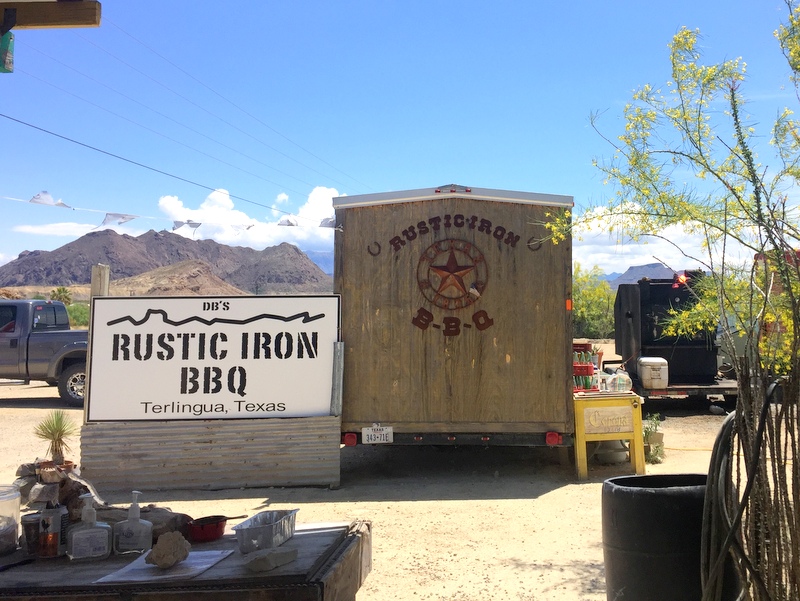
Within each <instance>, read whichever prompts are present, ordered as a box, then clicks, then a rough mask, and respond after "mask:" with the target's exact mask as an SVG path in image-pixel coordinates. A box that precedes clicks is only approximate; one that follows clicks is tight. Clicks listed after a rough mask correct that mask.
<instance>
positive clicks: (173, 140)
mask: <svg viewBox="0 0 800 601" xmlns="http://www.w3.org/2000/svg"><path fill="white" fill-rule="evenodd" d="M17 71H19V72H20V73H24V74H25V75H27V76H28V77H32V78H34V79H38V80H39V81H41V82H42V83H44V84H46V85H48V86H51V87H53V88H55V89H56V90H59V91H61V92H63V93H64V94H69V95H70V96H72V97H74V98H77V99H78V100H82V101H83V102H85V103H86V104H88V105H90V106H93V107H95V108H97V109H100V110H101V111H105V112H107V113H109V114H110V115H114V116H115V117H117V118H118V119H122V120H123V121H127V122H128V123H132V124H133V125H136V126H138V127H141V128H142V129H144V130H146V131H149V132H150V133H152V134H155V135H157V136H161V137H162V138H164V139H166V140H169V141H170V142H174V143H175V144H178V145H179V146H183V147H184V148H187V149H189V150H191V151H193V152H196V153H198V154H202V155H203V156H205V157H208V158H210V159H212V160H215V161H217V162H219V163H222V164H223V165H227V166H228V167H232V168H233V169H237V170H238V171H241V172H242V173H246V174H247V175H251V176H253V177H255V178H258V179H260V180H262V181H265V182H267V183H269V184H273V185H275V186H279V187H280V188H283V189H284V190H288V191H289V192H294V193H295V194H300V195H301V196H302V195H303V192H299V191H297V190H293V189H292V188H287V187H286V186H284V185H282V184H279V183H278V182H274V181H272V180H271V179H267V178H265V177H262V176H260V175H258V174H257V173H253V172H252V171H248V170H247V169H243V168H242V167H238V166H237V165H234V164H233V163H229V162H227V161H223V160H222V159H220V158H218V157H215V156H213V155H210V154H208V153H207V152H203V151H202V150H199V149H197V148H194V147H193V146H189V145H188V144H184V143H183V142H181V141H180V140H176V139H175V138H171V137H169V136H168V135H166V134H163V133H161V132H160V131H156V130H155V129H153V128H151V127H147V126H146V125H143V124H141V123H138V122H136V121H134V120H133V119H129V118H128V117H125V116H123V115H120V114H119V113H115V112H114V111H112V110H110V109H107V108H105V107H103V106H100V105H99V104H97V103H95V102H92V101H91V100H87V99H86V98H82V97H81V96H78V95H77V94H73V93H72V92H70V91H68V90H65V89H64V88H60V87H58V86H57V85H55V84H51V83H50V82H48V81H45V80H43V79H41V78H40V77H37V76H36V75H33V74H32V73H28V72H26V71H22V70H21V69H17ZM284 175H286V174H284ZM289 177H291V176H289ZM298 181H302V180H298ZM302 183H304V184H307V185H309V186H311V187H312V188H313V187H314V184H310V183H308V182H302Z"/></svg>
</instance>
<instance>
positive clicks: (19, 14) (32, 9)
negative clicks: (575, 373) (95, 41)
mask: <svg viewBox="0 0 800 601" xmlns="http://www.w3.org/2000/svg"><path fill="white" fill-rule="evenodd" d="M9 10H13V11H14V12H15V13H16V14H15V16H14V17H13V24H11V28H13V29H54V28H66V27H99V26H100V13H101V5H100V2H98V1H96V0H68V1H65V0H46V1H42V0H17V1H16V2H0V20H2V21H3V22H6V23H8V22H9V19H11V17H10V16H9V15H10V13H9V12H8V11H9Z"/></svg>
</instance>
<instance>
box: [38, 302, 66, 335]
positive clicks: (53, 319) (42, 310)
mask: <svg viewBox="0 0 800 601" xmlns="http://www.w3.org/2000/svg"><path fill="white" fill-rule="evenodd" d="M33 329H34V331H36V330H67V329H69V314H68V313H67V309H66V308H65V307H64V305H39V306H37V307H36V308H35V310H34V313H33Z"/></svg>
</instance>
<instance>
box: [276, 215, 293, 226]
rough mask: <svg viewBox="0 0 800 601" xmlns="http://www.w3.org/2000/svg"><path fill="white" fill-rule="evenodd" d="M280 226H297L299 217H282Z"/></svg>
mask: <svg viewBox="0 0 800 601" xmlns="http://www.w3.org/2000/svg"><path fill="white" fill-rule="evenodd" d="M278 225H297V217H295V216H294V215H286V216H284V217H281V220H280V221H279V222H278Z"/></svg>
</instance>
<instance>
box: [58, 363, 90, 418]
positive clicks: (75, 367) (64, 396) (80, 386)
mask: <svg viewBox="0 0 800 601" xmlns="http://www.w3.org/2000/svg"><path fill="white" fill-rule="evenodd" d="M85 390H86V364H85V363H73V364H72V365H70V366H69V367H67V368H66V369H65V370H64V371H62V372H61V377H59V378H58V394H59V395H60V396H61V400H62V401H64V402H65V403H66V404H67V405H69V406H70V407H83V395H84V391H85Z"/></svg>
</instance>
